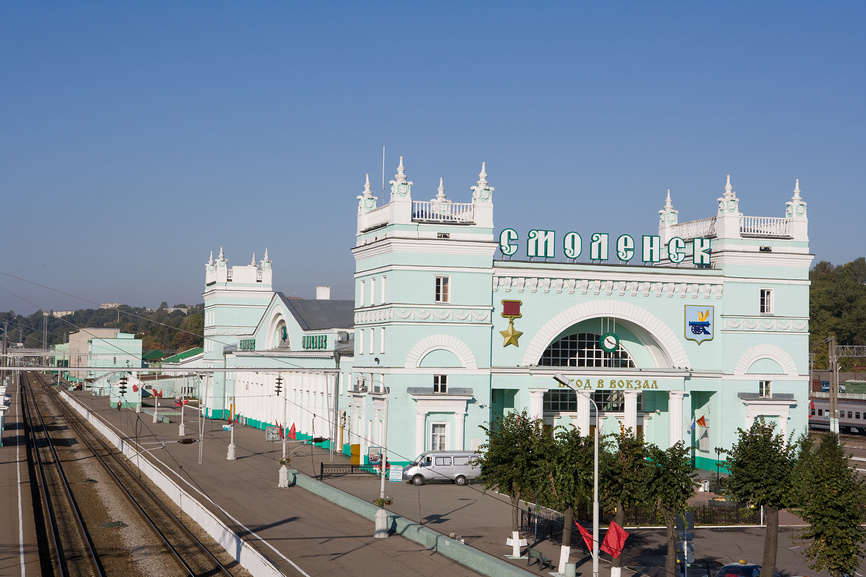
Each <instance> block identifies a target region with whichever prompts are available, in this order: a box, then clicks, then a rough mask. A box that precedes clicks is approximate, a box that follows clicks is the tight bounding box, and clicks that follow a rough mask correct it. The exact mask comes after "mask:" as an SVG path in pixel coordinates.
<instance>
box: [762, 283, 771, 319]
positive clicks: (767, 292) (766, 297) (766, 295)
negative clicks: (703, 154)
mask: <svg viewBox="0 0 866 577" xmlns="http://www.w3.org/2000/svg"><path fill="white" fill-rule="evenodd" d="M761 314H763V315H770V314H773V289H761Z"/></svg>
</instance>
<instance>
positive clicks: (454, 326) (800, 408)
mask: <svg viewBox="0 0 866 577" xmlns="http://www.w3.org/2000/svg"><path fill="white" fill-rule="evenodd" d="M390 185H391V188H390V198H389V199H388V202H387V203H384V202H383V203H382V204H379V202H378V199H377V198H376V197H375V196H373V194H372V191H371V188H370V183H369V176H368V177H367V183H366V185H365V187H364V190H363V193H362V194H361V195H360V196H358V197H357V198H358V205H357V211H358V219H357V234H356V243H355V247H354V249H353V250H352V252H353V254H354V257H355V274H354V277H355V299H354V301H337V300H330V298H329V291H328V289H327V288H319V289H318V293H317V299H296V298H287V297H285V296H284V295H283V294H281V293H279V292H275V291H274V290H273V288H272V281H271V279H272V269H271V266H272V262H271V260H270V259H269V257H268V254H267V251H266V252H265V257H264V259H263V260H261V261H258V262H256V259H255V256H253V261H252V262H251V263H250V264H249V265H246V266H233V267H229V266H228V261H227V259H226V257H225V255H224V253H223V250H222V249H220V252H219V256H218V257H217V258H216V259H214V258H213V255H211V258H210V260H209V261H208V262H207V264H206V275H205V278H206V280H205V291H204V300H205V344H204V355H203V362H204V366H206V367H216V368H222V369H224V371H219V370H218V371H215V372H214V373H213V375H212V376H211V377H208V378H207V381H208V382H206V383H205V384H204V388H203V396H204V398H205V405H206V408H207V411H208V414H209V415H210V416H212V417H215V418H237V419H238V420H240V422H241V423H246V424H247V425H251V426H257V427H261V428H263V427H265V426H266V425H274V424H277V423H279V424H280V426H282V427H284V428H285V429H286V430H288V429H289V428H290V427H292V426H294V427H295V430H296V432H297V435H298V438H299V439H303V438H310V437H321V438H324V439H325V441H324V444H325V445H326V446H327V445H330V446H332V447H333V448H334V450H336V451H342V452H344V453H346V454H350V453H354V454H355V455H356V459H358V460H359V461H360V462H361V463H365V462H367V461H368V457H369V456H370V455H372V454H374V453H376V452H378V450H379V449H378V448H379V447H381V446H382V445H384V444H385V438H384V436H385V431H386V427H385V420H386V416H387V452H388V459H389V461H391V462H392V463H405V462H409V461H411V460H412V459H414V458H415V457H416V456H417V455H419V454H420V453H422V452H423V451H426V450H431V449H452V450H458V449H471V450H474V449H476V448H477V447H478V446H479V445H480V444H481V443H482V442H483V440H484V435H483V431H482V429H481V428H480V426H481V425H486V424H488V423H489V422H491V421H492V419H493V418H495V416H497V415H502V414H505V413H507V412H509V411H522V410H527V411H528V413H529V414H530V416H532V417H540V418H543V419H544V421H545V423H546V424H549V425H551V426H557V425H571V424H573V425H574V426H576V427H577V428H578V429H579V430H580V431H581V432H582V433H583V434H590V433H591V432H592V431H593V428H594V427H597V426H598V427H601V430H600V432H602V433H603V434H607V433H615V432H619V431H620V430H621V428H622V427H624V428H626V429H631V430H632V431H637V432H640V433H642V434H643V435H644V436H645V437H646V440H647V441H648V442H650V443H654V444H656V445H658V446H659V447H662V448H666V447H669V446H671V445H672V444H674V443H676V442H678V441H680V440H683V441H685V443H686V445H687V446H690V447H692V454H693V455H694V459H695V464H696V466H697V467H698V468H701V469H706V470H713V469H714V468H715V466H716V463H717V458H718V454H717V453H716V451H715V448H716V447H722V448H729V447H730V446H731V445H732V444H733V443H734V442H735V440H736V431H737V429H738V428H740V427H742V428H748V427H749V426H750V425H751V423H752V422H753V420H754V419H755V418H756V417H757V416H759V415H763V416H764V417H765V418H767V419H768V420H770V421H773V422H775V423H776V424H777V425H778V429H779V430H780V431H781V433H782V434H783V435H785V436H786V437H787V436H788V435H789V434H795V435H797V434H799V433H800V432H801V431H804V430H805V429H806V427H807V419H808V417H807V411H808V379H809V375H808V331H809V326H808V320H809V280H808V271H809V267H810V264H811V261H812V255H811V254H810V253H809V246H808V234H807V232H808V230H807V229H808V226H807V225H808V220H807V214H806V203H805V202H804V201H803V200H802V199H801V197H800V190H799V182H798V183H797V185H796V186H795V189H794V193H793V197H792V198H791V199H790V200H789V201H787V202H786V203H785V216H784V217H749V216H743V214H742V213H741V212H740V206H739V202H740V200H739V199H738V198H737V195H736V193H735V192H734V191H733V189H732V187H731V184H730V177H728V181H727V184H726V186H725V188H724V192H723V194H722V196H721V197H720V198H718V200H717V203H716V206H717V208H716V212H715V214H714V215H713V216H711V217H709V218H706V219H703V220H697V221H691V222H684V223H680V222H678V212H677V210H675V209H674V208H673V205H672V203H671V197H670V192H668V196H667V199H666V203H665V205H664V207H663V208H662V210H660V211H659V215H658V219H659V220H658V223H659V224H658V234H657V235H647V236H644V237H642V238H640V239H633V238H631V237H629V236H628V235H622V236H619V237H613V236H610V235H608V234H606V233H599V232H592V233H591V234H588V233H584V234H581V233H578V232H568V233H564V234H559V233H557V232H556V231H546V230H528V231H518V230H517V229H514V228H506V229H503V230H501V231H500V232H499V234H498V235H497V234H496V233H495V229H494V221H493V192H494V189H493V187H491V186H489V184H488V182H487V174H486V172H485V170H484V166H483V165H482V171H481V174H480V175H479V180H478V182H477V184H476V185H475V186H472V187H471V191H472V197H471V201H470V202H462V203H461V202H452V201H451V200H448V199H447V198H446V196H445V194H444V189H443V187H442V185H441V183H440V187H439V190H438V194H437V195H436V197H435V198H433V199H430V200H413V198H412V182H410V181H409V180H408V179H407V176H406V173H405V169H404V166H403V160H402V158H401V160H400V166H399V167H398V171H397V174H396V176H395V178H394V180H392V181H391V182H390ZM581 255H583V256H584V258H586V257H587V256H588V257H589V259H590V261H591V262H590V263H578V262H574V261H575V259H577V258H578V257H580V256H581ZM497 257H498V258H497ZM562 257H565V261H564V262H563V261H562V260H560V261H558V262H557V261H551V260H549V259H555V258H562ZM612 262H616V263H617V264H608V263H612ZM557 373H560V374H561V375H564V376H565V377H566V378H567V379H568V380H570V381H571V382H572V383H573V385H575V386H577V387H579V388H580V389H581V391H586V393H588V395H591V397H592V400H593V401H594V404H593V403H592V402H590V400H589V398H588V395H584V394H581V395H577V394H576V393H575V392H574V391H572V390H570V389H568V388H563V387H561V386H559V385H558V383H557V382H556V381H555V380H554V378H553V377H554V375H555V374H557ZM278 384H279V390H280V393H279V395H278V394H277V388H278V387H277V385H278ZM386 405H387V406H386ZM596 406H597V408H598V412H596V410H595V407H596Z"/></svg>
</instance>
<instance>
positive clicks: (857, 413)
mask: <svg viewBox="0 0 866 577" xmlns="http://www.w3.org/2000/svg"><path fill="white" fill-rule="evenodd" d="M854 418H855V419H857V420H858V421H859V420H860V411H857V412H856V413H854Z"/></svg>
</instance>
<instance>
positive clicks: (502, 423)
mask: <svg viewBox="0 0 866 577" xmlns="http://www.w3.org/2000/svg"><path fill="white" fill-rule="evenodd" d="M481 428H482V429H483V430H484V432H485V434H486V435H487V442H486V443H484V444H483V445H481V447H480V448H479V450H478V452H479V454H480V458H479V460H480V462H481V468H482V471H483V472H484V475H483V477H482V478H483V480H484V488H485V489H495V490H497V491H499V492H500V493H503V494H505V495H508V497H509V499H511V507H512V509H511V539H512V554H513V555H514V556H515V557H519V556H520V533H519V530H520V495H521V494H525V493H526V492H528V491H530V490H532V489H533V488H535V487H537V486H538V483H539V479H540V477H541V475H542V474H543V472H544V471H543V469H542V464H543V462H544V460H545V458H546V455H544V453H543V449H544V448H545V442H544V437H545V433H544V428H543V421H542V420H541V419H536V420H531V419H530V418H529V416H528V415H527V414H526V411H523V412H522V413H516V412H513V413H509V414H507V415H505V416H502V417H498V418H496V419H495V420H494V421H493V423H491V425H490V427H485V426H483V425H482V426H481Z"/></svg>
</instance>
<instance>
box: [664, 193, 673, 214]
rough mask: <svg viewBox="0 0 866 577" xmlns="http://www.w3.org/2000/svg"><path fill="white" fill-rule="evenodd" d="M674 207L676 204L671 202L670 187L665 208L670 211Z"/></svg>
mask: <svg viewBox="0 0 866 577" xmlns="http://www.w3.org/2000/svg"><path fill="white" fill-rule="evenodd" d="M673 207H674V205H673V204H671V189H668V197H667V199H665V210H666V211H669V210H670V209H672V208H673Z"/></svg>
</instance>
